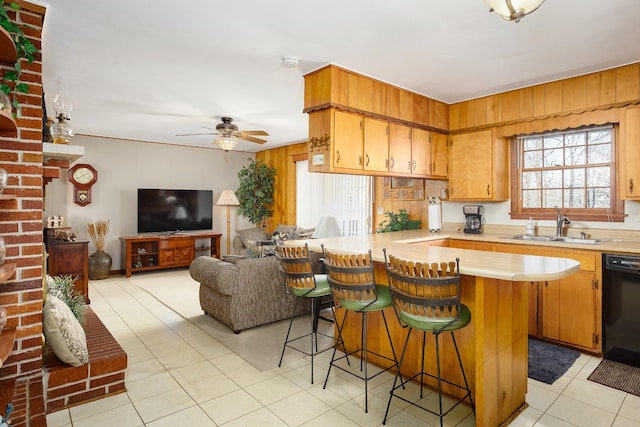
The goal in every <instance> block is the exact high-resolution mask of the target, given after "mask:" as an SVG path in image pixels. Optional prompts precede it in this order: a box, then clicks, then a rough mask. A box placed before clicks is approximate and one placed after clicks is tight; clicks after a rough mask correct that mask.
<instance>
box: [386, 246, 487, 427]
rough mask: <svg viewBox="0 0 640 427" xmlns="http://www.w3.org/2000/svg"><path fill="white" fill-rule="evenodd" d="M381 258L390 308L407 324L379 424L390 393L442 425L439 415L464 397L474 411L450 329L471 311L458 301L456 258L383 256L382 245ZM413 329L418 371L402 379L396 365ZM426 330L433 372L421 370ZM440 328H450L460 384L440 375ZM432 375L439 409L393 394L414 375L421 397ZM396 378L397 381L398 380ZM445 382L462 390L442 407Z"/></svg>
mask: <svg viewBox="0 0 640 427" xmlns="http://www.w3.org/2000/svg"><path fill="white" fill-rule="evenodd" d="M383 251H384V258H385V264H386V268H387V276H388V278H389V288H390V290H391V298H392V301H393V309H394V311H395V313H396V317H397V318H398V321H399V322H400V325H401V326H402V327H403V328H409V330H408V332H407V338H406V339H405V342H404V347H403V349H402V355H401V356H400V368H399V369H398V371H397V373H396V378H395V380H394V381H393V387H392V389H391V392H390V395H389V403H388V404H387V411H386V412H385V414H384V420H383V421H382V424H385V423H386V422H387V416H388V414H389V407H390V406H391V400H392V399H393V398H394V397H397V398H398V399H401V400H404V401H405V402H407V403H410V404H411V405H413V406H416V407H418V408H421V409H424V410H425V411H427V412H430V413H432V414H434V415H437V416H438V417H439V418H440V426H442V425H443V418H444V417H445V416H446V415H447V414H448V413H449V412H451V410H452V409H453V408H455V407H456V406H458V404H460V403H461V402H462V401H464V400H465V399H466V398H469V402H471V408H472V410H473V413H474V414H475V406H474V403H473V398H472V397H471V389H470V388H469V383H468V382H467V376H466V375H465V372H464V367H463V366H462V359H461V358H460V351H459V350H458V344H457V343H456V337H455V335H454V334H453V331H456V330H458V329H462V328H464V327H465V326H467V325H468V324H469V323H470V322H471V312H470V311H469V308H468V307H467V306H466V305H464V304H462V303H460V265H459V264H460V260H459V259H458V258H456V260H455V262H453V261H452V262H441V263H427V262H424V263H423V262H413V261H405V260H402V259H400V258H396V257H394V256H393V255H389V256H388V259H387V250H386V249H384V250H383ZM414 329H416V330H418V331H422V359H421V369H420V372H418V373H417V374H415V375H414V376H412V377H411V378H408V379H406V380H403V379H402V374H401V373H400V369H402V362H403V360H404V358H405V355H406V351H407V344H408V343H409V338H410V337H411V332H412V331H413V330H414ZM427 332H429V333H431V334H433V336H434V338H435V344H436V345H435V347H436V348H435V350H436V366H437V373H436V375H433V374H432V373H427V372H425V369H424V349H425V343H426V334H427ZM443 332H450V333H451V339H452V340H453V346H454V347H455V349H456V355H457V356H458V364H459V365H460V371H461V372H462V378H463V379H464V386H462V385H459V384H456V383H454V382H452V381H449V380H447V379H444V378H442V375H441V372H440V345H439V337H440V334H441V333H443ZM425 376H428V377H431V378H435V379H436V380H437V384H438V405H439V411H438V412H435V411H434V410H431V409H429V408H426V407H424V406H422V405H420V404H419V403H417V402H413V401H411V400H408V399H406V398H405V397H403V396H400V395H398V394H396V390H397V389H398V388H400V387H401V386H404V384H406V383H407V382H409V381H412V380H414V379H415V378H418V377H419V379H420V398H422V397H423V382H424V377H425ZM398 380H400V384H398ZM443 382H445V383H447V384H449V385H451V386H453V387H455V388H458V389H460V390H464V392H465V393H464V395H462V397H461V398H459V399H458V400H457V401H456V402H455V404H453V406H451V407H450V408H448V409H447V410H445V411H443V408H442V383H443Z"/></svg>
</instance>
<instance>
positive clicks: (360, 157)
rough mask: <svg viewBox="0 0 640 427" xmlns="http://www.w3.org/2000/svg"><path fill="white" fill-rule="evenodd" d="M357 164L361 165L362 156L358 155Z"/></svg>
mask: <svg viewBox="0 0 640 427" xmlns="http://www.w3.org/2000/svg"><path fill="white" fill-rule="evenodd" d="M358 166H362V156H358Z"/></svg>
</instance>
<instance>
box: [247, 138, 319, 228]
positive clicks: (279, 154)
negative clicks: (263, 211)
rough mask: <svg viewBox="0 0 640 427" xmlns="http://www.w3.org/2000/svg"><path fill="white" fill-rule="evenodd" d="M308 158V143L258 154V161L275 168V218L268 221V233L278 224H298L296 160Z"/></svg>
mask: <svg viewBox="0 0 640 427" xmlns="http://www.w3.org/2000/svg"><path fill="white" fill-rule="evenodd" d="M300 156H303V157H304V158H306V156H307V143H306V142H302V143H298V144H292V145H286V146H284V147H276V148H273V149H271V150H265V151H260V152H258V153H256V161H258V160H259V161H261V162H263V163H264V164H266V165H269V166H271V167H275V168H276V169H277V171H278V172H277V173H276V190H275V197H274V199H275V203H274V206H273V216H272V217H271V219H269V220H267V226H266V230H267V232H273V231H274V230H275V228H276V226H277V225H278V224H295V223H296V163H295V159H296V158H299V157H300Z"/></svg>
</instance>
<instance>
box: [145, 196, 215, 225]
mask: <svg viewBox="0 0 640 427" xmlns="http://www.w3.org/2000/svg"><path fill="white" fill-rule="evenodd" d="M212 212H213V191H212V190H170V189H158V188H139V189H138V233H177V232H181V231H195V230H211V229H212V228H213V214H212Z"/></svg>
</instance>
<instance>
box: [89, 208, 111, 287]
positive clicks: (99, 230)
mask: <svg viewBox="0 0 640 427" xmlns="http://www.w3.org/2000/svg"><path fill="white" fill-rule="evenodd" d="M87 230H88V231H89V237H90V238H91V241H92V242H93V244H94V245H96V251H95V252H94V253H92V254H91V255H89V279H94V280H96V279H97V280H99V279H106V278H107V277H109V272H110V271H111V262H112V260H111V255H109V254H108V253H106V252H105V251H104V239H105V238H106V236H107V233H108V232H109V220H106V221H104V220H100V221H97V222H95V223H94V222H90V223H88V224H87Z"/></svg>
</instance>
